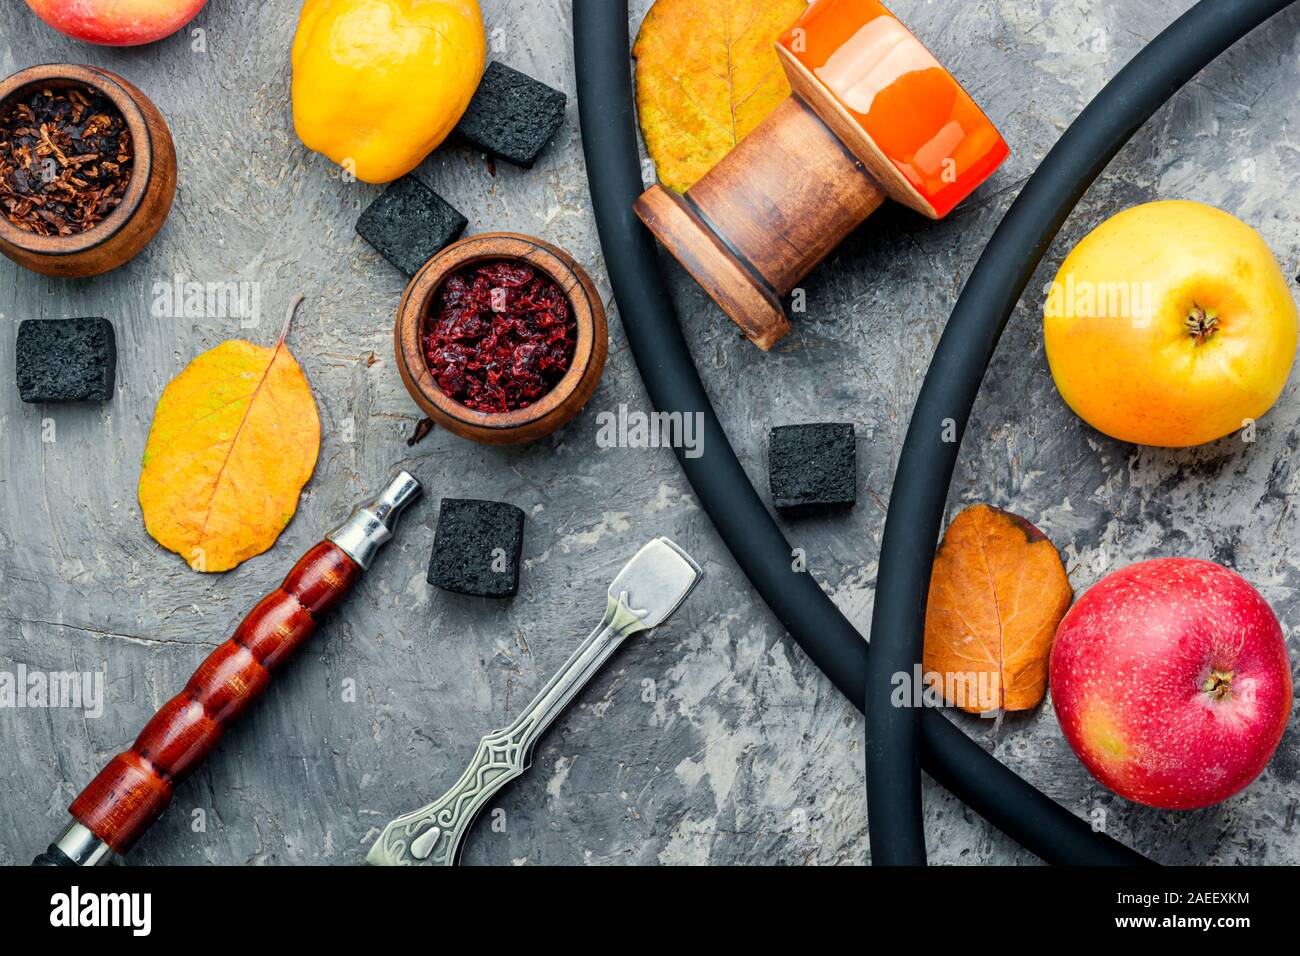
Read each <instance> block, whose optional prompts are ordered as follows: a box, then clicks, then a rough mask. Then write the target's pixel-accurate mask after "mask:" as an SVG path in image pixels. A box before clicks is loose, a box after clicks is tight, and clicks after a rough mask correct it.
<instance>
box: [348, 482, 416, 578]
mask: <svg viewBox="0 0 1300 956" xmlns="http://www.w3.org/2000/svg"><path fill="white" fill-rule="evenodd" d="M423 491H424V488H423V487H422V486H421V485H420V483H419V482H418V481H417V480H416V479H415V478H414V476H412V475H411V474H410V473H409V472H405V471H402V472H398V474H397V477H396V478H394V479H393V480H392V481H391V482H389V484H388V487H387V488H385V489H384V490H383V491H382V492H380V493H379V496H378V497H377V498H375V499H374V500H373V501H370V502H368V503H366V504H364V505H361V506H360V507H359V508H357V510H356V511H354V512H352V517H350V518H349V519H348V520H347V521H345V522H344V523H343V524H342V525H340V526H339V527H338V528H336V529H334V530H333V531H331V532H330V533H329V534H328V535H326V536H325V539H326V540H327V541H329V542H331V543H333V544H334V545H335V546H337V547H338V548H339V549H340V550H341V551H343V552H344V553H345V554H347V556H348V557H350V558H351V559H352V560H353V561H355V562H356V563H357V564H359V565H361V567H362V569H363V570H369V568H370V563H371V562H372V561H373V560H374V559H375V555H376V554H377V553H378V552H379V549H380V548H382V547H383V546H384V545H385V544H387V543H388V542H389V541H390V540H391V539H392V537H393V532H394V531H396V530H397V519H398V518H400V517H401V514H402V512H403V511H404V510H405V509H406V506H407V505H409V504H410V503H411V502H412V501H414V500H415V499H416V498H418V497H420V495H421V494H422V493H423Z"/></svg>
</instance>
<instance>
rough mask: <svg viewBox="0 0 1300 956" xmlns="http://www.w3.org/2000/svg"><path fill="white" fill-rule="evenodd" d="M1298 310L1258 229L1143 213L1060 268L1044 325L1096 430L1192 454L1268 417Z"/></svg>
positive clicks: (1218, 215)
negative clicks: (1191, 448) (1187, 448)
mask: <svg viewBox="0 0 1300 956" xmlns="http://www.w3.org/2000/svg"><path fill="white" fill-rule="evenodd" d="M1296 333H1297V321H1296V306H1295V301H1294V300H1293V299H1292V298H1291V290H1290V288H1289V286H1288V285H1287V281H1286V278H1285V277H1284V276H1283V275H1282V270H1281V268H1279V266H1278V264H1277V260H1276V259H1275V258H1274V257H1273V253H1272V252H1271V251H1270V250H1269V248H1268V246H1267V245H1266V244H1265V243H1264V240H1263V239H1262V238H1260V235H1259V233H1257V232H1256V231H1255V230H1254V229H1252V228H1251V227H1250V226H1248V225H1246V224H1245V223H1244V222H1242V221H1241V220H1240V219H1238V218H1237V217H1235V216H1232V215H1229V214H1228V213H1226V212H1224V211H1222V210H1221V209H1215V208H1214V207H1213V206H1207V205H1204V204H1202V203H1196V202H1185V201H1169V202H1153V203H1147V204H1145V205H1141V206H1134V207H1133V208H1132V209H1126V210H1125V211H1124V212H1121V213H1119V214H1118V215H1116V216H1113V217H1111V218H1110V219H1108V220H1106V221H1105V222H1103V223H1102V224H1101V225H1100V226H1098V227H1097V228H1096V229H1094V230H1093V231H1092V232H1090V233H1089V234H1088V235H1087V236H1085V237H1084V238H1083V241H1082V242H1080V243H1079V244H1078V245H1077V246H1075V247H1074V250H1073V251H1072V252H1071V253H1070V255H1069V256H1067V257H1066V260H1065V262H1063V263H1062V264H1061V269H1060V271H1059V272H1058V273H1057V274H1056V279H1055V280H1054V281H1053V282H1052V285H1051V287H1050V289H1049V291H1048V296H1047V305H1046V307H1045V309H1044V316H1043V338H1044V342H1045V344H1046V346H1047V361H1048V364H1049V365H1050V366H1051V369H1052V377H1053V378H1054V379H1055V380H1056V387H1057V389H1058V390H1059V391H1060V393H1061V397H1062V398H1064V399H1065V401H1066V404H1068V405H1069V406H1070V407H1071V408H1072V409H1074V411H1075V412H1076V413H1077V414H1078V415H1079V417H1080V418H1082V419H1083V420H1084V421H1086V422H1087V423H1088V424H1089V425H1091V426H1092V427H1093V428H1095V429H1097V430H1098V431H1100V432H1103V433H1105V434H1107V435H1110V436H1111V437H1112V438H1118V439H1120V440H1121V441H1129V442H1135V443H1137V444H1141V445H1160V446H1164V447H1184V446H1187V445H1200V444H1203V443H1205V442H1209V441H1214V440H1215V439H1216V438H1222V437H1223V436H1224V435H1228V434H1230V433H1232V432H1234V431H1236V430H1237V429H1239V428H1242V427H1244V426H1246V425H1248V424H1250V423H1251V422H1253V421H1254V420H1255V419H1257V418H1259V417H1260V416H1261V415H1263V414H1264V413H1265V412H1266V411H1268V410H1269V408H1271V407H1272V405H1273V403H1274V402H1275V401H1277V397H1278V396H1279V395H1280V394H1281V393H1282V388H1283V387H1284V386H1285V385H1286V381H1287V376H1288V375H1289V374H1290V371H1291V364H1292V362H1293V361H1294V360H1295V352H1296Z"/></svg>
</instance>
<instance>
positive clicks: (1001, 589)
mask: <svg viewBox="0 0 1300 956" xmlns="http://www.w3.org/2000/svg"><path fill="white" fill-rule="evenodd" d="M1073 599H1074V589H1073V588H1071V587H1070V582H1069V579H1068V578H1067V577H1066V575H1065V567H1064V566H1063V565H1062V564H1061V556H1060V555H1059V554H1057V551H1056V546H1055V545H1053V544H1052V542H1051V541H1049V540H1048V539H1047V537H1046V536H1045V535H1044V534H1043V533H1042V532H1041V531H1039V530H1038V529H1037V528H1035V527H1034V526H1033V525H1032V524H1030V523H1029V522H1028V521H1026V520H1025V519H1024V518H1021V517H1019V516H1018V515H1013V514H1011V513H1010V512H1007V511H1002V510H1001V509H999V508H993V507H990V506H989V505H974V506H973V507H970V508H967V509H966V510H965V511H963V512H962V513H961V514H959V515H958V516H957V517H956V518H955V519H954V520H953V522H952V524H950V525H949V526H948V530H947V532H945V533H944V536H943V542H942V543H941V544H940V545H939V551H938V553H937V554H936V555H935V559H934V572H933V574H932V575H931V578H930V598H929V604H928V606H927V608H926V612H925V667H924V670H925V674H926V679H927V680H936V679H937V680H941V681H942V685H943V686H942V690H943V696H944V699H945V701H947V703H948V704H950V705H953V706H956V707H960V708H961V709H962V710H964V711H966V712H968V713H973V714H977V713H982V712H986V711H990V710H996V709H998V708H1003V709H1006V710H1029V709H1030V708H1032V707H1036V706H1037V705H1038V703H1039V701H1041V700H1042V699H1043V694H1044V693H1045V692H1046V690H1047V665H1048V655H1049V653H1050V651H1051V649H1052V639H1053V637H1055V635H1056V627H1057V625H1058V624H1060V622H1061V618H1063V617H1064V616H1065V612H1066V611H1067V610H1068V609H1069V607H1070V602H1071V601H1072V600H1073ZM931 675H936V676H935V677H931Z"/></svg>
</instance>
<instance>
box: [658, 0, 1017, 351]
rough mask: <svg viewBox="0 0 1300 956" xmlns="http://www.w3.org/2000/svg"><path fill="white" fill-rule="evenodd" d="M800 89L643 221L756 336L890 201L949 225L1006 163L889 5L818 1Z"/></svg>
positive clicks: (789, 47)
mask: <svg viewBox="0 0 1300 956" xmlns="http://www.w3.org/2000/svg"><path fill="white" fill-rule="evenodd" d="M776 52H777V55H778V57H779V58H780V60H781V64H782V66H784V68H785V72H786V75H787V76H788V77H789V80H790V87H791V89H792V90H793V93H792V95H791V96H789V97H788V98H787V99H786V100H785V101H784V102H782V103H781V104H780V105H779V106H778V107H777V108H776V109H775V110H774V111H773V112H772V114H771V115H770V116H769V117H768V118H767V119H766V120H764V121H763V123H762V124H760V125H759V126H758V127H757V128H756V129H754V131H753V132H751V133H750V134H749V135H748V136H747V137H745V139H743V140H741V142H740V143H739V144H738V145H737V146H736V148H735V149H734V150H732V151H731V152H730V153H729V154H728V155H727V156H726V158H725V159H723V160H722V161H721V162H720V163H718V165H716V166H714V167H713V169H711V170H709V172H708V173H707V174H706V175H705V176H704V177H703V178H702V179H701V180H700V181H699V182H697V183H696V184H695V185H694V186H692V187H691V188H690V189H689V190H687V191H686V193H684V194H680V195H679V194H677V193H675V192H672V191H670V190H667V189H664V188H663V187H662V186H659V185H655V186H653V187H651V188H650V189H648V190H647V191H646V192H645V193H644V194H643V195H642V196H641V197H640V198H639V199H638V200H637V202H636V212H637V215H638V216H640V217H641V219H642V221H643V222H644V223H645V224H646V225H647V226H648V227H649V228H650V229H651V231H652V232H654V234H655V235H656V236H657V237H658V239H659V241H660V242H662V243H663V244H664V246H665V247H666V248H667V249H668V250H669V251H670V252H671V253H672V254H673V255H674V256H675V257H676V258H677V260H678V261H679V262H680V263H681V264H682V265H683V266H684V267H685V268H686V270H687V271H688V272H690V273H691V275H692V276H694V277H695V279H696V280H697V281H698V282H699V283H700V285H702V286H703V287H704V288H705V289H706V290H707V291H708V293H709V295H711V296H712V297H713V299H714V301H716V302H717V303H718V305H720V306H722V308H723V310H724V311H725V312H726V313H727V314H728V315H729V316H731V318H732V319H733V320H735V322H736V324H737V325H739V326H740V327H741V329H742V330H743V331H744V333H745V335H746V336H748V337H749V338H750V339H751V340H752V341H753V342H754V343H755V344H756V345H758V347H759V348H762V349H769V348H771V347H772V345H773V344H775V343H776V341H777V340H778V339H780V338H781V337H782V336H783V335H785V334H786V332H788V331H789V330H790V323H789V320H788V319H787V318H786V314H785V309H784V308H783V306H782V304H781V300H782V298H784V297H785V296H786V295H788V294H789V292H790V291H791V290H792V289H793V288H794V287H795V286H796V285H797V284H798V282H799V281H800V280H801V279H802V278H803V277H804V276H806V275H807V274H808V273H809V272H810V271H812V269H813V267H814V266H816V265H817V263H819V262H821V260H822V259H824V258H825V257H826V255H827V254H828V253H829V252H830V251H831V250H832V249H834V248H835V247H836V246H837V245H839V243H840V241H841V240H842V239H843V238H844V237H845V236H847V235H848V234H849V233H850V232H851V231H852V230H853V229H855V228H857V226H859V225H860V224H861V223H862V222H863V221H864V220H865V219H866V218H867V217H868V216H870V215H871V214H872V213H873V212H875V211H876V209H877V208H879V206H880V204H881V203H883V202H884V201H885V199H886V198H891V199H894V200H897V201H898V202H901V203H902V204H903V205H905V206H908V207H910V208H912V209H915V210H916V211H917V212H919V213H921V215H923V216H928V217H929V218H931V219H940V218H942V217H943V216H945V215H947V214H948V213H949V212H950V211H951V210H952V208H953V207H954V206H956V205H957V204H958V203H959V202H961V201H962V200H963V199H964V198H965V197H966V196H968V195H969V194H970V193H971V192H972V191H973V190H974V189H975V188H976V187H977V186H978V185H979V184H980V183H982V182H983V181H984V180H985V179H987V178H988V177H989V176H990V175H991V174H992V173H993V171H994V170H995V169H997V168H998V166H999V165H1000V164H1001V163H1002V161H1003V160H1004V159H1006V157H1007V154H1008V150H1007V144H1006V143H1005V142H1004V141H1003V139H1002V137H1001V136H1000V135H999V134H998V131H997V130H996V129H995V128H994V127H993V124H992V123H991V122H989V119H988V117H986V116H985V115H984V113H983V112H982V111H981V110H980V108H979V107H978V106H976V105H975V101H974V100H972V99H971V98H970V95H969V94H967V92H966V91H965V90H964V89H962V87H961V85H960V84H959V83H958V82H957V81H956V80H955V79H954V78H953V76H952V74H950V73H949V72H948V71H947V70H945V69H944V68H943V67H942V66H941V65H940V64H939V61H938V60H936V59H935V58H934V56H933V55H932V54H931V53H930V51H929V50H927V49H926V48H925V47H924V46H923V45H922V44H921V42H920V41H919V40H917V39H916V37H914V36H913V35H912V34H911V33H910V32H909V31H908V29H907V28H906V27H905V26H903V24H902V23H900V22H899V21H898V19H897V18H896V17H895V16H894V15H893V14H892V13H890V12H889V11H888V10H886V9H885V7H884V6H883V5H881V4H880V3H878V2H876V0H817V2H816V3H814V4H812V6H810V7H809V8H808V10H807V12H806V13H805V14H804V15H803V16H802V17H800V18H799V21H798V22H797V23H795V25H794V26H793V27H791V28H790V29H789V30H788V31H787V32H786V33H785V35H783V36H782V37H781V38H780V39H779V40H778V41H777V44H776Z"/></svg>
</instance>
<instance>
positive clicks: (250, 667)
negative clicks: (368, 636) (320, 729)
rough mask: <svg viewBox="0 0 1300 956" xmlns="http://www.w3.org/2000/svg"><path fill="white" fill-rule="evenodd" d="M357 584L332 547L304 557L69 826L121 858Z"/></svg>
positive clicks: (80, 802)
mask: <svg viewBox="0 0 1300 956" xmlns="http://www.w3.org/2000/svg"><path fill="white" fill-rule="evenodd" d="M361 574H362V568H361V565H359V564H358V563H357V562H356V561H354V560H353V559H352V558H351V557H349V556H348V555H347V554H346V553H345V552H344V551H343V550H342V549H341V548H339V547H338V545H335V544H333V543H332V542H329V541H322V542H321V543H320V544H318V545H316V546H315V547H314V548H312V549H311V550H310V551H308V552H307V554H306V555H305V556H304V557H303V558H302V559H301V560H300V561H299V562H298V563H297V564H296V565H295V566H294V568H293V570H292V571H290V572H289V575H288V577H286V578H285V579H284V583H283V584H281V585H280V587H279V588H277V589H276V590H275V591H274V592H272V593H271V594H269V595H267V597H265V598H263V599H262V601H261V602H260V603H258V605H257V607H255V608H253V610H252V612H251V613H250V614H249V615H248V617H246V618H244V620H243V622H242V623H241V624H240V625H239V627H238V628H236V629H235V633H234V634H233V635H232V636H231V638H230V640H228V641H226V643H224V644H222V645H221V646H220V647H218V648H217V649H216V650H215V651H213V652H212V654H211V655H209V656H208V658H207V660H205V661H204V662H203V663H202V664H200V665H199V667H198V670H196V671H195V672H194V675H193V676H192V677H191V678H190V680H189V683H187V684H186V685H185V689H184V690H183V691H182V692H181V693H180V694H178V695H177V696H175V697H173V698H172V699H171V700H169V701H168V702H167V703H166V704H164V705H163V706H162V708H161V709H160V710H159V711H158V712H157V713H156V714H154V716H153V718H152V719H151V720H150V721H149V722H148V723H147V724H146V725H145V727H144V730H143V731H141V733H140V736H139V737H138V738H136V741H135V743H134V744H133V745H132V747H131V749H130V750H127V751H126V752H125V753H121V754H118V755H117V756H116V757H114V758H113V759H112V760H111V761H109V763H108V766H106V767H105V768H104V769H103V770H102V771H100V773H99V775H98V776H97V777H95V779H94V780H92V781H91V782H90V785H89V786H88V787H86V789H85V790H83V791H82V792H81V795H80V796H78V797H77V799H76V800H74V801H73V802H72V806H71V807H70V808H69V812H70V813H71V814H72V817H73V819H74V820H76V821H77V822H79V823H80V824H82V825H83V826H84V827H86V828H87V829H89V830H90V831H91V832H92V833H94V834H95V836H97V837H98V838H99V839H100V840H102V841H103V842H105V843H107V844H108V845H109V846H110V847H111V848H112V849H113V850H114V851H116V852H117V853H125V852H126V851H127V850H129V849H130V848H131V846H132V845H133V844H134V843H135V842H136V840H138V839H139V838H140V836H141V835H142V834H143V833H144V831H145V830H147V829H148V828H149V826H150V825H151V824H152V823H153V822H154V821H155V820H157V819H158V817H159V816H160V815H161V814H162V812H163V810H164V809H166V807H167V805H168V804H169V803H170V802H171V799H172V790H173V788H174V787H175V785H176V784H177V783H179V782H180V781H182V780H184V779H185V778H186V777H187V776H189V775H190V774H191V773H192V772H193V771H194V769H195V768H196V767H197V766H198V765H199V764H200V763H202V762H203V760H204V758H205V757H207V756H208V754H210V753H211V752H212V750H213V748H214V747H216V745H217V742H218V741H219V740H220V739H221V735H222V733H223V732H224V730H225V728H226V727H227V726H228V725H229V724H230V723H231V722H233V721H234V720H235V719H236V718H237V717H239V715H240V714H242V713H243V712H244V711H245V710H246V709H247V708H248V706H249V705H250V704H251V703H252V702H253V701H254V700H256V699H257V698H258V697H260V696H261V695H262V692H263V691H265V690H266V687H267V686H268V685H269V684H270V682H271V672H272V671H273V670H274V669H275V668H276V667H277V666H279V665H280V664H281V663H283V662H284V661H285V660H287V659H288V657H289V656H290V655H291V654H293V652H294V651H296V650H297V649H298V647H299V646H300V645H301V644H302V643H303V642H304V641H306V640H307V638H309V637H310V636H311V635H312V633H313V632H314V631H315V630H316V626H317V620H318V619H319V617H320V616H321V615H323V614H325V613H326V612H327V611H329V610H330V609H331V608H333V607H335V606H336V605H337V604H338V603H339V602H340V601H342V600H343V598H344V597H345V596H346V595H347V593H348V592H349V591H351V590H352V587H353V585H354V584H356V582H357V581H358V580H359V579H360V578H361Z"/></svg>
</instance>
